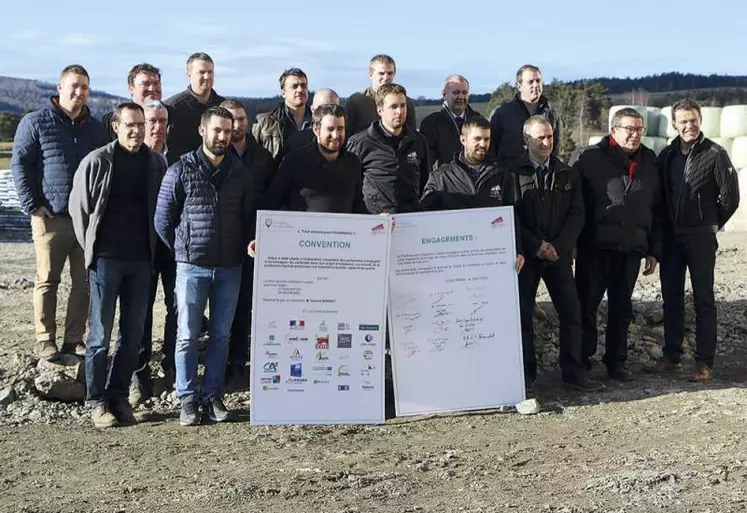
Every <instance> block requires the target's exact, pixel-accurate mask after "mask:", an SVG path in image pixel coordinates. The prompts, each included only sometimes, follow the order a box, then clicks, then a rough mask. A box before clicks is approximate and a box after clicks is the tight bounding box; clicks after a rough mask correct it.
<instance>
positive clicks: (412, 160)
mask: <svg viewBox="0 0 747 513" xmlns="http://www.w3.org/2000/svg"><path fill="white" fill-rule="evenodd" d="M406 160H407V163H408V164H411V165H413V166H420V157H418V153H417V152H416V151H413V152H411V153H408V154H407V157H406Z"/></svg>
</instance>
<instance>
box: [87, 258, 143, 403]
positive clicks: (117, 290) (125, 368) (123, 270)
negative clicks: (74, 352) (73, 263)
mask: <svg viewBox="0 0 747 513" xmlns="http://www.w3.org/2000/svg"><path fill="white" fill-rule="evenodd" d="M149 284H150V262H148V261H144V262H127V261H122V260H113V259H110V258H97V259H96V261H95V262H94V264H93V266H92V268H91V269H90V270H89V272H88V285H89V290H90V297H91V301H90V305H89V309H88V338H87V340H86V364H85V365H86V402H87V403H88V404H89V405H90V406H92V407H95V406H98V405H99V404H103V403H105V402H116V401H126V400H127V394H128V392H129V388H130V379H131V378H132V372H133V371H134V370H135V365H136V363H137V353H138V346H139V344H140V339H141V338H142V336H143V325H144V321H145V310H146V305H147V300H148V286H149ZM117 300H119V334H120V336H119V337H118V339H117V343H116V346H115V348H114V353H113V354H112V358H111V363H109V361H108V359H107V355H108V354H109V341H110V339H111V334H112V328H113V327H114V311H115V309H116V306H117Z"/></svg>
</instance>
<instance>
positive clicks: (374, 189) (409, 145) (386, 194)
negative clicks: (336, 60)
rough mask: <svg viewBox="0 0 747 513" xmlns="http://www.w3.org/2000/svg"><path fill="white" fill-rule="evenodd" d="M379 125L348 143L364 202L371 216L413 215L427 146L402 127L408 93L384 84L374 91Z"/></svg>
mask: <svg viewBox="0 0 747 513" xmlns="http://www.w3.org/2000/svg"><path fill="white" fill-rule="evenodd" d="M376 108H377V109H378V113H379V116H380V117H381V120H380V121H373V122H372V123H371V125H370V126H369V127H368V129H367V130H364V131H363V132H359V133H358V134H356V135H354V136H353V137H351V138H350V140H349V141H348V145H347V148H348V151H350V153H353V154H354V155H356V156H357V157H358V158H359V159H360V161H361V164H362V166H363V200H364V202H365V204H366V208H368V211H369V212H370V213H371V214H393V213H404V212H414V211H416V210H417V209H418V204H419V199H420V195H421V193H422V190H423V187H425V184H426V182H427V181H428V173H429V172H430V169H431V165H430V160H429V157H428V142H427V141H426V140H425V137H423V136H422V135H421V134H420V133H418V131H417V130H414V129H412V128H410V127H409V126H407V125H406V124H405V119H406V118H407V91H405V88H404V87H402V86H401V85H398V84H384V85H382V86H381V87H379V88H378V89H377V91H376Z"/></svg>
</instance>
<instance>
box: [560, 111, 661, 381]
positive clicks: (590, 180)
mask: <svg viewBox="0 0 747 513" xmlns="http://www.w3.org/2000/svg"><path fill="white" fill-rule="evenodd" d="M642 135H643V117H642V116H641V115H640V114H639V113H638V112H636V111H635V110H634V109H632V108H627V109H622V110H620V111H618V112H617V113H615V116H614V117H613V118H612V124H611V127H610V135H608V136H606V137H605V138H604V139H602V141H601V142H600V143H599V144H597V145H594V146H589V147H587V148H583V149H581V150H580V151H578V152H576V153H575V154H574V155H572V156H571V160H570V163H571V164H572V166H573V168H574V169H575V170H576V171H578V172H579V173H580V175H581V185H582V189H581V190H582V192H583V196H584V206H585V209H586V224H585V226H584V229H583V231H582V232H581V236H580V238H579V240H578V258H577V261H576V286H577V287H578V294H579V298H580V299H581V312H582V319H583V361H584V363H585V365H586V366H587V367H591V357H592V356H593V355H594V353H596V349H597V309H598V308H599V303H600V302H601V301H602V297H603V296H604V293H605V292H607V298H608V301H607V329H606V352H605V355H604V358H602V361H603V362H604V364H605V365H606V366H607V373H608V375H609V377H610V378H613V379H618V380H621V381H629V380H631V379H633V375H632V373H631V372H630V370H629V369H628V368H627V366H626V361H627V352H628V327H629V326H630V322H631V321H632V320H633V303H632V299H631V298H632V295H633V288H634V287H635V283H636V280H637V279H638V271H639V270H640V266H641V259H642V258H645V259H646V267H645V269H644V272H643V274H644V275H650V274H652V273H653V272H654V271H655V270H656V265H657V263H658V261H659V259H660V255H661V217H662V212H661V206H662V204H661V201H660V197H661V193H660V188H659V175H658V171H657V168H656V156H655V155H654V152H653V151H651V150H650V149H649V148H646V147H645V146H643V145H641V136H642Z"/></svg>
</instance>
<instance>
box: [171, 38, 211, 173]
mask: <svg viewBox="0 0 747 513" xmlns="http://www.w3.org/2000/svg"><path fill="white" fill-rule="evenodd" d="M187 78H188V79H189V86H187V89H186V90H184V91H182V92H181V93H178V94H175V95H174V96H172V97H171V98H169V99H168V100H166V101H165V102H164V103H165V104H166V105H167V106H168V107H170V108H171V110H170V112H169V117H170V120H171V129H170V130H169V133H168V136H167V138H166V143H167V144H168V146H169V152H168V155H167V157H168V161H169V165H171V164H173V163H174V162H176V161H177V160H179V157H181V156H182V155H184V154H185V153H187V152H189V151H193V150H194V149H195V148H196V147H198V146H199V145H200V144H201V143H202V142H201V141H200V136H199V133H198V126H199V125H200V119H201V116H202V114H203V113H204V112H205V111H206V110H207V109H208V108H210V107H213V106H216V105H220V102H222V101H223V100H224V98H223V97H222V96H220V95H218V93H216V92H215V90H214V89H213V85H214V84H215V65H214V64H213V59H211V58H210V56H209V55H208V54H206V53H202V52H198V53H193V54H192V55H190V56H189V59H187Z"/></svg>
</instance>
